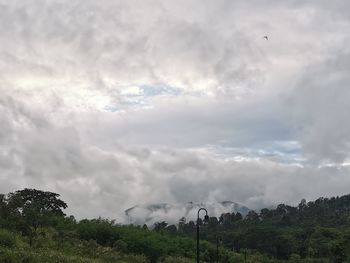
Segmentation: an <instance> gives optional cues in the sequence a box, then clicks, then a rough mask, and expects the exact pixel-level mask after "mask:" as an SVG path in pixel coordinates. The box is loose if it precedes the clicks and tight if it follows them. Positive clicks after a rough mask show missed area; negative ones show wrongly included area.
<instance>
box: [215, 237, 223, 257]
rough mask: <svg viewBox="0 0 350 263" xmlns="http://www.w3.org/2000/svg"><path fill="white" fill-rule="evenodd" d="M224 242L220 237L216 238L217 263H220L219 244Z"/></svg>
mask: <svg viewBox="0 0 350 263" xmlns="http://www.w3.org/2000/svg"><path fill="white" fill-rule="evenodd" d="M221 241H222V239H221V237H220V236H216V263H219V243H220V242H221Z"/></svg>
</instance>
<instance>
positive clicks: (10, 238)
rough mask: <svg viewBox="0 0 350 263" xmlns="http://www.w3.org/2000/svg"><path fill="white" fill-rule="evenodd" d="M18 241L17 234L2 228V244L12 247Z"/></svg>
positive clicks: (0, 242) (0, 233) (0, 235)
mask: <svg viewBox="0 0 350 263" xmlns="http://www.w3.org/2000/svg"><path fill="white" fill-rule="evenodd" d="M16 243H17V239H16V235H15V234H14V233H11V232H9V231H7V230H4V229H0V246H1V247H8V248H12V247H15V246H16Z"/></svg>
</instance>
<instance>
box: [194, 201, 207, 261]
mask: <svg viewBox="0 0 350 263" xmlns="http://www.w3.org/2000/svg"><path fill="white" fill-rule="evenodd" d="M202 210H204V211H205V217H204V219H208V218H209V217H208V211H207V209H205V208H203V207H202V208H199V210H198V213H197V263H199V212H200V211H202Z"/></svg>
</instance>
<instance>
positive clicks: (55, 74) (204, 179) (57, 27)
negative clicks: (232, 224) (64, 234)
mask: <svg viewBox="0 0 350 263" xmlns="http://www.w3.org/2000/svg"><path fill="white" fill-rule="evenodd" d="M347 8H348V4H347V3H345V2H344V1H333V2H332V3H329V2H328V1H319V2H318V3H317V5H316V4H314V3H310V2H308V3H305V2H304V1H292V0H290V1H284V2H283V3H282V2H281V3H278V4H276V2H275V1H267V0H266V1H250V2H246V1H226V0H220V1H215V3H214V2H213V1H199V0H190V1H176V2H175V1H160V0H151V1H136V0H135V1H134V0H132V1H127V2H126V1H92V0H88V1H79V0H74V1H65V0H60V1H58V0H57V1H54V0H53V1H40V0H39V1H38V0H35V1H34V0H29V1H25V2H24V1H19V0H13V1H5V0H1V1H0V32H1V34H0V92H1V97H0V123H1V129H0V146H1V147H0V191H1V192H2V193H6V192H9V191H14V190H16V189H19V188H23V187H34V188H41V189H45V190H51V191H56V192H58V193H60V194H61V195H62V198H63V199H64V200H65V201H66V202H67V203H68V204H69V207H70V208H69V212H70V213H73V214H75V215H77V217H78V218H83V217H97V216H104V217H110V218H117V219H119V220H122V217H123V211H124V210H125V209H127V208H129V207H131V206H133V205H136V204H140V203H153V202H154V203H159V202H169V203H186V202H189V201H194V202H206V201H212V202H214V201H224V200H232V201H235V202H239V203H242V204H244V205H246V206H248V207H250V208H253V209H258V208H261V207H263V206H270V205H274V204H277V203H280V202H285V203H289V204H296V203H297V202H299V201H300V199H302V198H307V199H314V198H317V197H319V196H330V195H341V194H347V193H348V188H349V186H350V182H349V180H350V179H349V178H350V176H349V160H350V158H349V157H350V156H349V147H350V135H349V134H350V125H349V122H348V121H347V115H348V112H349V111H350V109H349V103H348V101H349V99H350V91H349V90H350V89H349V87H348V86H349V83H350V82H349V81H350V79H349V66H350V56H349V54H350V50H349V47H348V43H349V37H350V34H349V33H347V32H350V30H349V29H350V24H349V23H350V16H349V15H348V14H347V13H346V12H345V10H347ZM264 35H268V36H269V40H268V41H266V40H265V39H263V36H264Z"/></svg>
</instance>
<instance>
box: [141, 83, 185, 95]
mask: <svg viewBox="0 0 350 263" xmlns="http://www.w3.org/2000/svg"><path fill="white" fill-rule="evenodd" d="M139 88H140V95H141V96H144V97H155V96H178V95H180V94H181V93H182V91H181V89H179V88H177V87H172V86H168V85H166V84H155V85H141V86H139Z"/></svg>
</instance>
